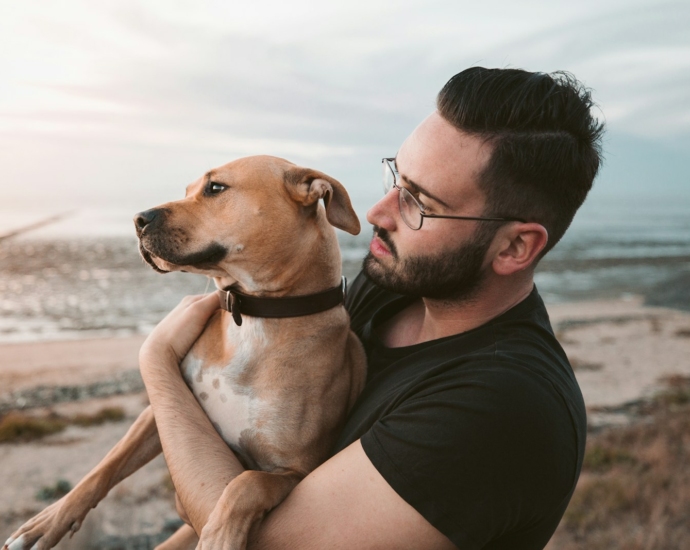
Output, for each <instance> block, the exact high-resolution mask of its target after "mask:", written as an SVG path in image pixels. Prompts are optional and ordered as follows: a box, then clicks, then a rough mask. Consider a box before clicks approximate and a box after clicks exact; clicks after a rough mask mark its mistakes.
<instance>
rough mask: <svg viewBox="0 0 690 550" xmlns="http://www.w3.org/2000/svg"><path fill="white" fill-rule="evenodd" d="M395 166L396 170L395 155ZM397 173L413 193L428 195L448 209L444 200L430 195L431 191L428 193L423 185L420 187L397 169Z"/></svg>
mask: <svg viewBox="0 0 690 550" xmlns="http://www.w3.org/2000/svg"><path fill="white" fill-rule="evenodd" d="M395 168H396V170H397V168H398V160H397V157H396V159H395ZM398 174H399V175H400V177H401V178H402V179H403V180H404V181H405V183H406V184H407V185H409V186H410V187H411V188H412V190H413V191H414V192H415V193H417V194H420V195H425V196H427V197H429V198H430V199H433V200H435V201H436V202H437V203H439V204H440V205H442V206H445V207H446V208H448V209H450V206H448V204H447V203H446V202H444V201H442V200H441V199H439V198H438V197H437V196H436V195H432V194H431V193H429V191H427V190H426V189H424V187H422V186H421V185H419V184H418V183H416V182H414V181H412V180H411V179H410V178H408V177H407V176H404V175H403V174H401V173H400V172H399V171H398Z"/></svg>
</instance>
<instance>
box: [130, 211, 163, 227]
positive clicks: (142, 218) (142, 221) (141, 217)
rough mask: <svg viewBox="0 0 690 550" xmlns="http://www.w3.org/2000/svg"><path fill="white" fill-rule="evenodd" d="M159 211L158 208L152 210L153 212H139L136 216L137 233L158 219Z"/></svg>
mask: <svg viewBox="0 0 690 550" xmlns="http://www.w3.org/2000/svg"><path fill="white" fill-rule="evenodd" d="M158 214H159V210H158V209H156V208H152V209H151V210H144V211H143V212H139V213H138V214H137V215H136V216H134V226H135V227H136V228H137V231H141V230H142V229H144V227H146V226H147V225H148V224H150V223H151V222H152V221H153V220H155V219H156V216H158Z"/></svg>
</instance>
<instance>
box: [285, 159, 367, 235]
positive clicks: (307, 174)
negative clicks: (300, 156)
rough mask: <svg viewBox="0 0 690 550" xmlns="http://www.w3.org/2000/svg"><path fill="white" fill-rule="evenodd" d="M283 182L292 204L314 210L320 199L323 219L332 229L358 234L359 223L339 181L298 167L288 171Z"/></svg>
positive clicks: (321, 173) (315, 171) (316, 171)
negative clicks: (324, 214) (293, 202)
mask: <svg viewBox="0 0 690 550" xmlns="http://www.w3.org/2000/svg"><path fill="white" fill-rule="evenodd" d="M283 179H284V180H285V187H286V188H287V190H288V193H289V194H290V196H291V197H292V199H293V200H294V201H295V202H298V203H299V204H301V205H303V206H305V207H311V206H314V207H316V203H317V202H318V201H319V199H323V203H324V206H325V207H326V218H327V219H328V221H329V223H330V224H331V225H332V226H334V227H337V228H338V229H342V230H343V231H347V232H348V233H351V234H353V235H357V234H358V233H359V231H360V225H359V219H358V218H357V214H355V211H354V209H353V208H352V204H351V203H350V197H349V195H348V194H347V191H345V188H344V187H343V186H342V184H341V183H340V182H339V181H338V180H335V179H333V178H332V177H330V176H327V175H326V174H324V173H323V172H319V171H318V170H312V169H310V168H299V167H295V168H290V169H289V170H287V171H286V172H285V174H284V176H283Z"/></svg>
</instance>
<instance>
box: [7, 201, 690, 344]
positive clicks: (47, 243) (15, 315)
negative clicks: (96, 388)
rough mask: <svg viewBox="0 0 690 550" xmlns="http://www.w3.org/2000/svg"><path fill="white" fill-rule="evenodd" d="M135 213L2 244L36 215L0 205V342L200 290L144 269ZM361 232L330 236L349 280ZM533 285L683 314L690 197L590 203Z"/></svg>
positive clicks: (145, 318)
mask: <svg viewBox="0 0 690 550" xmlns="http://www.w3.org/2000/svg"><path fill="white" fill-rule="evenodd" d="M133 213H134V212H130V211H128V210H124V209H84V210H80V211H76V212H71V213H67V215H66V217H65V218H64V219H62V220H60V221H57V222H53V223H51V224H48V225H46V226H44V227H41V228H38V229H35V230H33V231H28V232H26V233H24V234H22V235H20V236H15V237H11V238H7V239H1V236H2V235H3V234H7V233H8V232H10V231H12V230H13V229H15V228H18V227H23V226H26V225H29V224H31V223H33V222H36V221H38V220H40V219H43V218H44V217H46V213H45V212H42V213H26V212H21V213H17V212H4V213H3V212H0V343H2V342H27V341H40V340H55V339H73V338H84V337H96V336H113V335H129V334H146V333H148V332H149V331H150V330H151V329H152V328H153V327H154V326H155V324H156V323H157V322H158V321H160V319H162V317H163V316H164V315H165V314H166V313H167V312H168V311H170V310H171V309H172V308H173V307H174V306H175V305H176V304H177V303H178V302H179V300H180V299H181V298H182V296H184V295H186V294H194V293H201V292H204V291H205V290H206V289H207V287H208V280H207V279H206V278H205V277H202V276H198V275H191V274H185V273H170V274H166V275H161V274H158V273H155V272H154V271H153V270H151V269H150V267H148V266H147V265H146V264H144V262H143V261H142V260H141V259H140V257H139V255H138V251H137V243H136V239H135V237H134V231H133V225H132V222H131V218H132V215H133ZM51 214H55V213H51ZM363 214H364V213H363V212H361V213H360V217H361V219H362V220H364V216H363ZM370 238H371V230H370V228H369V227H368V226H366V224H365V228H364V230H363V232H362V234H361V235H359V236H357V237H352V236H350V235H347V234H339V239H340V242H341V248H342V251H343V261H344V266H343V270H344V273H345V274H346V275H347V276H348V278H349V279H350V280H352V278H354V276H355V275H356V273H357V272H358V271H359V267H360V265H361V261H362V258H363V257H364V255H365V254H366V252H367V250H368V243H369V240H370ZM535 280H536V284H537V287H538V289H539V291H540V293H541V294H542V296H543V297H544V300H545V301H546V302H547V303H556V302H565V301H579V300H593V299H620V298H623V299H624V298H626V297H630V296H634V295H641V296H643V297H644V299H645V302H646V303H647V304H649V305H659V306H665V307H671V308H677V309H683V310H690V199H689V198H688V197H628V198H625V199H621V198H620V197H594V198H590V199H588V201H587V203H585V205H584V206H583V208H582V209H581V211H580V212H578V215H577V216H576V218H575V220H574V222H573V224H572V226H571V228H570V229H569V231H568V233H567V234H566V236H565V237H564V238H563V240H562V241H561V242H560V243H559V244H558V245H557V246H556V247H555V248H554V249H553V250H552V251H551V252H550V253H549V254H548V255H547V256H546V257H545V258H544V259H543V260H542V262H541V263H540V265H539V267H538V269H537V274H536V278H535Z"/></svg>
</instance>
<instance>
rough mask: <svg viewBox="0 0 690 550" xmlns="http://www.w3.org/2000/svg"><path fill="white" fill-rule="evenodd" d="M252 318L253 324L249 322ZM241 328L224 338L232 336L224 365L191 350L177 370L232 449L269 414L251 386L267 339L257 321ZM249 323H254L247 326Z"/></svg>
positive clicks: (269, 406) (268, 405)
mask: <svg viewBox="0 0 690 550" xmlns="http://www.w3.org/2000/svg"><path fill="white" fill-rule="evenodd" d="M252 321H253V323H252ZM252 321H250V323H247V325H248V326H245V324H243V327H242V329H243V330H239V329H235V327H233V329H235V330H232V331H230V332H229V334H228V335H226V337H229V338H231V339H232V342H231V345H232V346H233V348H234V352H233V354H232V356H231V357H230V358H229V359H228V360H227V362H226V363H225V364H222V365H218V364H209V361H208V358H206V357H203V356H202V355H198V354H195V350H194V349H192V351H191V352H190V354H189V355H187V357H185V359H184V361H183V362H182V365H181V369H182V375H183V376H184V379H185V381H186V382H187V385H188V386H189V387H190V389H191V390H192V392H193V393H194V396H195V397H196V399H197V401H198V402H199V404H200V405H201V407H202V408H203V409H204V411H205V412H206V414H207V416H208V417H209V419H210V420H211V422H212V423H213V426H214V427H215V429H216V431H218V433H219V434H220V435H221V437H222V438H223V439H224V440H225V442H226V443H227V444H228V445H230V447H232V448H234V449H239V448H241V447H242V446H243V445H242V439H243V437H244V439H245V440H246V439H247V438H249V437H251V434H252V433H253V432H254V431H255V430H256V429H257V428H258V427H259V424H263V423H264V422H263V421H265V419H266V418H267V417H270V416H271V409H272V408H273V407H272V403H271V401H270V399H267V398H266V396H263V397H261V398H260V397H259V396H258V395H257V391H256V388H255V387H254V386H253V385H252V379H253V377H252V374H253V373H254V372H255V371H256V369H257V368H258V367H260V364H259V363H261V361H262V359H264V352H265V350H266V348H267V345H268V342H267V340H266V338H265V334H264V332H263V330H262V326H261V322H260V321H258V320H252ZM251 324H253V325H254V326H251Z"/></svg>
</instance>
